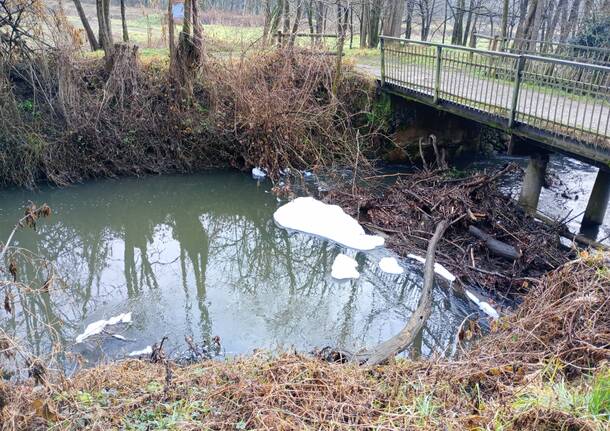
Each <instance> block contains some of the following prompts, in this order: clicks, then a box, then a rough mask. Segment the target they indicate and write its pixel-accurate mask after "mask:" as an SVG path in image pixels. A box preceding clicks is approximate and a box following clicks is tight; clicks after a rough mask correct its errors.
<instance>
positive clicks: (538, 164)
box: [519, 153, 549, 212]
mask: <svg viewBox="0 0 610 431" xmlns="http://www.w3.org/2000/svg"><path fill="white" fill-rule="evenodd" d="M548 162H549V155H548V154H539V153H536V154H532V155H531V156H530V161H529V163H528V165H527V169H526V171H525V178H523V184H522V185H521V195H520V196H519V203H520V204H521V205H522V206H523V207H524V208H525V210H526V211H528V212H535V211H536V209H538V200H539V199H540V191H541V190H542V185H543V184H544V174H545V173H546V165H547V163H548Z"/></svg>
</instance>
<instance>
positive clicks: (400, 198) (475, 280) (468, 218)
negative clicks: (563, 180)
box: [328, 165, 573, 298]
mask: <svg viewBox="0 0 610 431" xmlns="http://www.w3.org/2000/svg"><path fill="white" fill-rule="evenodd" d="M516 169H517V167H516V166H513V165H507V166H506V167H504V168H503V169H500V170H498V171H496V172H491V173H485V172H480V173H475V174H465V173H461V172H457V171H452V170H432V171H430V170H423V171H417V172H413V173H410V174H400V175H399V176H397V178H398V179H397V180H396V182H395V183H394V184H393V185H392V186H390V187H389V188H387V189H385V190H384V191H383V192H382V193H379V194H373V192H371V191H370V190H369V189H366V190H364V189H358V190H349V191H347V190H344V191H337V192H334V193H333V194H331V195H330V196H329V197H328V199H331V200H333V201H336V202H339V203H340V204H341V205H342V206H343V207H345V208H349V209H350V211H351V213H352V214H353V215H355V216H357V217H358V218H359V219H360V221H361V223H363V224H364V225H365V226H366V227H368V228H369V229H371V230H373V231H377V232H381V233H383V234H385V235H386V236H387V243H388V244H389V245H390V247H392V248H393V249H394V250H396V251H397V252H398V253H400V254H401V255H403V256H406V255H408V254H410V253H412V254H416V255H423V251H424V250H426V247H427V243H428V241H429V239H430V238H431V236H432V232H433V230H434V226H435V225H436V224H437V223H438V222H439V221H441V220H449V221H451V226H450V227H449V229H448V230H447V232H446V234H445V236H444V237H443V240H442V241H441V242H440V244H439V249H438V251H437V254H436V259H437V261H438V262H439V263H441V264H442V265H443V266H445V267H447V268H448V269H449V270H450V271H451V272H452V273H454V274H455V275H456V276H457V277H458V280H459V282H460V283H461V284H462V285H474V286H478V287H479V288H481V289H484V290H486V291H490V292H493V293H494V294H497V295H500V296H507V297H512V298H514V297H515V296H516V295H517V294H519V293H524V292H526V291H528V286H529V285H530V284H531V281H532V279H533V278H538V277H540V276H541V275H543V274H545V273H546V272H548V271H550V270H552V269H554V268H557V267H558V266H560V265H561V264H562V263H565V262H566V261H568V260H569V259H570V256H571V255H573V252H572V251H570V250H566V249H564V248H562V247H561V246H560V241H559V235H558V233H557V230H556V229H554V228H552V227H549V226H546V225H544V224H541V223H539V222H537V221H536V220H535V219H534V218H533V217H532V216H530V215H528V214H526V213H525V212H524V211H523V209H522V208H521V207H520V206H519V205H518V204H517V203H516V202H515V201H514V200H512V198H511V197H510V196H507V195H506V194H504V193H502V192H501V191H500V190H499V188H498V182H499V180H500V179H501V177H502V176H503V175H505V174H507V173H509V172H512V171H514V170H516Z"/></svg>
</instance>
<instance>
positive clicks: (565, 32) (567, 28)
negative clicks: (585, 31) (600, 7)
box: [559, 0, 580, 43]
mask: <svg viewBox="0 0 610 431" xmlns="http://www.w3.org/2000/svg"><path fill="white" fill-rule="evenodd" d="M579 9H580V0H574V2H573V3H572V9H570V14H569V15H568V19H567V20H566V21H565V22H564V23H563V24H564V25H563V26H562V28H561V32H560V35H559V42H561V43H565V41H566V40H568V37H569V36H570V32H571V31H572V29H573V28H574V25H575V24H576V22H577V21H578V11H579Z"/></svg>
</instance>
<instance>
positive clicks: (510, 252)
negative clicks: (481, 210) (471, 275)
mask: <svg viewBox="0 0 610 431" xmlns="http://www.w3.org/2000/svg"><path fill="white" fill-rule="evenodd" d="M468 232H470V234H471V235H473V236H475V237H476V238H478V239H480V240H482V241H484V242H485V246H486V247H487V248H488V249H489V251H491V252H492V253H493V254H495V255H496V256H499V257H503V258H505V259H509V260H517V259H519V258H520V257H521V251H520V250H517V249H516V248H515V247H513V246H512V245H510V244H507V243H505V242H502V241H500V240H497V239H495V238H494V237H493V236H491V235H490V234H488V233H487V232H485V231H483V230H481V229H479V228H478V227H476V226H473V225H470V226H468Z"/></svg>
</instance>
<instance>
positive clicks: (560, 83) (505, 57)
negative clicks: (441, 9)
mask: <svg viewBox="0 0 610 431" xmlns="http://www.w3.org/2000/svg"><path fill="white" fill-rule="evenodd" d="M381 69H382V70H381V81H382V84H385V83H389V84H392V85H394V86H397V87H399V88H402V89H405V90H408V91H410V92H414V93H415V94H418V95H420V96H422V97H425V98H429V101H430V102H432V103H434V104H438V103H441V102H443V101H447V102H451V103H453V104H456V105H459V106H461V107H463V108H466V109H468V110H472V111H478V112H484V113H486V114H489V115H492V116H493V117H496V118H498V119H501V120H502V121H505V124H506V127H508V128H514V127H517V126H529V127H531V128H534V129H538V130H541V131H544V132H547V133H549V134H551V135H553V136H557V137H565V138H570V139H572V140H576V141H578V142H582V143H588V144H593V145H602V146H604V147H605V148H606V149H609V150H610V136H609V127H610V124H609V123H610V67H607V66H602V65H594V64H588V63H582V62H577V61H569V60H561V59H557V58H550V57H543V56H539V55H530V54H515V53H510V52H497V51H489V50H485V49H477V48H470V47H464V46H455V45H445V44H438V43H434V42H423V41H417V40H410V39H402V38H395V37H386V36H384V37H382V38H381Z"/></svg>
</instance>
